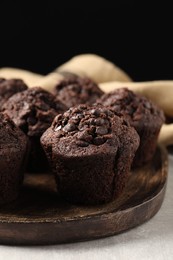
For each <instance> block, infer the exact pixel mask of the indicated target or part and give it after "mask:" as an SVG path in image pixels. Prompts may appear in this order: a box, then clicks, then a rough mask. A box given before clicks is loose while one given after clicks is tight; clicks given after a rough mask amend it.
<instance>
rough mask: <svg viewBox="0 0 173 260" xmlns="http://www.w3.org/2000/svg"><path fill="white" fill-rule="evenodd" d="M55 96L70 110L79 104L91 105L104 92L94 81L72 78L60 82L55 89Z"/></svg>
mask: <svg viewBox="0 0 173 260" xmlns="http://www.w3.org/2000/svg"><path fill="white" fill-rule="evenodd" d="M54 94H55V95H56V96H57V98H58V99H59V100H61V101H62V102H63V103H64V104H65V105H66V106H67V107H68V108H70V107H72V106H75V105H79V104H88V105H91V104H93V103H94V102H95V101H96V100H97V99H98V98H99V97H101V96H102V95H103V92H102V90H101V89H100V88H99V87H98V86H97V84H95V83H94V82H93V81H92V80H90V79H88V78H81V77H77V76H72V77H68V78H67V79H64V80H62V81H60V82H59V83H58V84H57V85H56V86H55V88H54Z"/></svg>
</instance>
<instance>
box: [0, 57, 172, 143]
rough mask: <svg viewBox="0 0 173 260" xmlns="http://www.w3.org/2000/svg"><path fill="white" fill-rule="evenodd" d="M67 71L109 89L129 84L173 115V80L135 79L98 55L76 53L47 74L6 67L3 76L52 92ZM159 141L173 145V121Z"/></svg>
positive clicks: (0, 75)
mask: <svg viewBox="0 0 173 260" xmlns="http://www.w3.org/2000/svg"><path fill="white" fill-rule="evenodd" d="M63 71H67V72H71V73H75V74H77V75H79V76H87V77H90V78H91V79H93V80H94V81H96V82H97V83H98V84H99V86H100V87H101V89H102V90H103V91H105V92H109V91H111V90H114V89H116V88H121V87H127V88H129V89H131V90H133V91H134V92H136V93H140V94H142V95H144V96H146V97H147V98H150V99H151V100H152V101H154V102H155V103H156V104H158V105H159V106H160V107H161V108H162V109H163V110H164V112H165V114H166V115H168V116H170V117H173V81H171V80H170V81H151V82H131V79H130V77H129V76H128V75H127V74H126V73H125V72H124V71H122V70H121V69H120V68H118V67H117V66H116V65H114V64H113V63H111V62H110V61H108V60H106V59H104V58H102V57H100V56H97V55H95V54H82V55H78V56H75V57H73V58H72V59H71V60H69V61H68V62H66V63H65V64H63V65H61V66H60V67H58V68H57V69H56V70H55V71H54V72H52V73H50V74H48V75H46V76H43V75H39V74H36V73H33V72H29V71H25V70H19V69H14V68H2V69H0V77H5V78H15V77H17V78H22V79H23V80H24V81H25V82H26V83H27V84H28V86H29V87H33V86H41V87H43V88H44V89H46V90H48V91H50V92H52V89H53V87H54V86H55V84H56V83H57V82H58V81H59V80H61V79H62V78H63V76H62V74H61V72H63ZM159 142H160V143H162V144H164V145H171V144H173V124H170V125H164V126H163V127H162V129H161V132H160V136H159Z"/></svg>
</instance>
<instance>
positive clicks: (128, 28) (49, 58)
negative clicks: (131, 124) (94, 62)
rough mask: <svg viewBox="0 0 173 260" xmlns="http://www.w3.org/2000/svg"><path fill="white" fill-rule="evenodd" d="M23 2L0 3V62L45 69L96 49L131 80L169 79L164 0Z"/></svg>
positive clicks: (171, 50) (171, 21)
mask: <svg viewBox="0 0 173 260" xmlns="http://www.w3.org/2000/svg"><path fill="white" fill-rule="evenodd" d="M27 2H28V3H26V1H7V0H6V1H1V2H0V67H4V66H12V67H19V68H24V69H28V70H32V71H35V72H39V73H43V74H46V73H48V72H50V71H52V70H53V69H54V68H56V67H57V66H58V65H60V64H62V63H63V62H65V61H67V60H68V59H70V58H71V57H72V56H74V55H77V54H80V53H96V54H98V55H101V56H104V57H105V58H107V59H109V60H111V61H113V62H115V63H116V64H117V65H118V66H120V67H121V68H122V69H124V70H125V71H127V72H128V73H129V74H130V75H131V77H132V78H133V79H134V80H139V81H142V80H154V79H173V40H172V37H173V28H172V27H173V18H172V17H173V16H172V14H171V10H172V8H171V6H169V5H167V4H165V2H164V4H163V3H160V4H159V3H157V2H156V3H155V4H153V5H151V3H149V4H147V2H146V1H145V2H143V1H130V0H129V1H123V0H121V1H115V2H114V6H111V5H106V4H105V3H104V5H103V4H100V5H99V7H97V8H96V7H91V6H89V5H87V6H86V4H85V3H84V2H81V3H82V4H81V5H83V6H78V7H74V6H73V7H71V6H69V5H68V7H67V4H66V6H58V4H57V1H56V2H51V1H49V2H47V3H42V4H41V5H39V6H36V5H33V4H32V5H31V4H30V3H29V1H27ZM150 2H152V1H150ZM152 3H153V2H152Z"/></svg>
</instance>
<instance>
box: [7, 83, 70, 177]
mask: <svg viewBox="0 0 173 260" xmlns="http://www.w3.org/2000/svg"><path fill="white" fill-rule="evenodd" d="M65 110H66V107H65V106H64V105H63V104H62V103H61V102H60V101H57V100H56V99H55V97H54V95H52V94H50V93H49V92H47V91H45V90H43V89H42V88H39V87H34V88H30V89H28V90H25V91H23V92H20V93H17V94H15V95H13V96H12V97H11V98H10V99H8V101H7V102H6V103H5V104H4V106H3V111H4V112H5V113H7V114H8V115H9V116H10V117H11V119H12V120H13V121H14V122H15V124H16V125H17V126H18V127H19V128H20V129H21V130H23V132H24V133H25V134H26V135H27V136H28V137H29V140H30V155H29V162H28V167H27V168H28V171H32V172H41V171H46V170H48V162H47V159H46V156H45V154H44V151H43V149H42V147H41V145H40V136H41V135H42V134H43V132H44V131H45V130H46V129H47V128H48V127H49V126H50V125H51V123H52V121H53V119H54V117H55V116H56V115H57V114H58V113H61V112H63V111H65Z"/></svg>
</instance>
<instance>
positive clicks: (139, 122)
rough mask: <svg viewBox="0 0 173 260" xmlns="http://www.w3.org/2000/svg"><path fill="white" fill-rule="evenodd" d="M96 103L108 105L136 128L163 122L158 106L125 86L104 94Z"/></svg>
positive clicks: (162, 115) (161, 112)
mask: <svg viewBox="0 0 173 260" xmlns="http://www.w3.org/2000/svg"><path fill="white" fill-rule="evenodd" d="M97 103H98V104H102V105H104V106H107V107H109V108H110V109H111V110H112V111H114V113H115V114H118V115H122V116H124V117H125V119H126V120H127V121H128V122H129V123H130V125H132V126H134V127H137V128H138V127H139V128H140V127H143V125H145V124H148V125H150V124H153V125H154V124H156V123H157V124H159V125H161V124H162V123H163V122H164V114H163V111H162V110H161V109H160V108H158V107H157V106H156V105H155V104H154V103H152V102H151V101H150V100H148V99H147V98H145V97H143V96H140V95H137V94H135V93H134V92H132V91H131V90H128V89H127V88H120V89H117V90H114V91H112V92H109V93H107V94H104V95H103V96H102V97H101V98H100V99H99V100H97ZM155 120H157V121H155Z"/></svg>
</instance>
